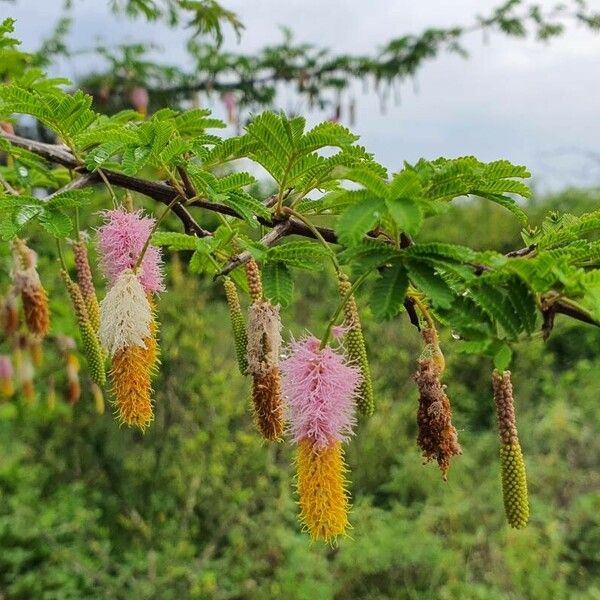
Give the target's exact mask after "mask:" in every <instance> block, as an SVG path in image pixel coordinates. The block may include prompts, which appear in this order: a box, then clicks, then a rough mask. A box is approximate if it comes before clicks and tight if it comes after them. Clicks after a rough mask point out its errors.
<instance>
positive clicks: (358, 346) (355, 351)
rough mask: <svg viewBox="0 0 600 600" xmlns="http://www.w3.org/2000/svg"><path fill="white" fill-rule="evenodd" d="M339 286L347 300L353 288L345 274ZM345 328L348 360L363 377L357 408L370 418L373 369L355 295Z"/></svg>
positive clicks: (346, 311) (349, 304) (345, 308)
mask: <svg viewBox="0 0 600 600" xmlns="http://www.w3.org/2000/svg"><path fill="white" fill-rule="evenodd" d="M338 284H339V290H340V295H341V297H342V298H345V297H346V295H347V294H348V292H349V291H350V288H351V287H352V286H351V284H350V282H349V281H348V278H347V277H346V275H344V274H343V273H340V275H339V280H338ZM344 327H345V328H346V333H345V335H344V341H345V346H346V353H347V355H348V359H349V360H350V361H351V362H352V363H354V364H357V365H358V366H359V368H360V372H361V375H362V381H361V384H360V388H359V391H358V395H357V407H358V410H359V412H361V413H362V414H363V415H365V416H367V417H370V416H371V415H372V414H373V412H374V411H375V402H374V399H373V383H372V381H371V368H370V366H369V359H368V357H367V347H366V345H365V338H364V335H363V331H362V326H361V324H360V317H359V315H358V307H357V306H356V300H355V298H354V295H352V296H350V298H349V299H348V302H346V306H345V307H344Z"/></svg>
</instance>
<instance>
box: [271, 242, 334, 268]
mask: <svg viewBox="0 0 600 600" xmlns="http://www.w3.org/2000/svg"><path fill="white" fill-rule="evenodd" d="M328 256H329V253H328V252H327V250H325V248H323V246H321V245H320V244H319V243H317V242H309V241H308V240H298V241H294V242H287V243H285V244H280V245H279V246H273V247H272V248H269V250H268V251H267V258H268V260H274V261H280V262H284V263H286V264H287V265H288V266H290V267H298V268H299V269H308V270H312V271H319V270H321V269H322V268H323V266H324V265H325V261H326V260H327V258H328Z"/></svg>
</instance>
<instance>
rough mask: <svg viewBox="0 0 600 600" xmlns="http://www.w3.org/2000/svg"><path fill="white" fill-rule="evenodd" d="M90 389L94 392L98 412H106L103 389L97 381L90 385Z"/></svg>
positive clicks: (95, 406) (100, 413)
mask: <svg viewBox="0 0 600 600" xmlns="http://www.w3.org/2000/svg"><path fill="white" fill-rule="evenodd" d="M90 390H91V392H92V398H94V408H95V409H96V413H97V414H99V415H103V414H104V394H103V393H102V390H101V389H100V387H99V386H98V385H97V384H96V383H92V385H91V386H90Z"/></svg>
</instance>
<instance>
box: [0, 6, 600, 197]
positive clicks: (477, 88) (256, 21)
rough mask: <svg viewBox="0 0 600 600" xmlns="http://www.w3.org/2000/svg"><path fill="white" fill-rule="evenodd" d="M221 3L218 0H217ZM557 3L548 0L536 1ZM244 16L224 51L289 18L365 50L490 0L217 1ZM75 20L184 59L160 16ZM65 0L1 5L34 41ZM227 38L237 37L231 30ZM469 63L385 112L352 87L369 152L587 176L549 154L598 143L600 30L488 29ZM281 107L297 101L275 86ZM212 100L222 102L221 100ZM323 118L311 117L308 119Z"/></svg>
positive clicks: (93, 14) (82, 36) (449, 65)
mask: <svg viewBox="0 0 600 600" xmlns="http://www.w3.org/2000/svg"><path fill="white" fill-rule="evenodd" d="M224 1H225V0H224ZM541 3H542V4H545V5H547V6H552V5H554V0H542V2H541ZM225 4H226V6H227V7H228V8H231V9H233V10H235V11H237V12H238V13H239V15H240V17H241V19H242V21H243V22H244V23H245V25H246V31H245V32H244V35H243V38H242V43H241V44H240V46H239V47H238V46H235V44H234V43H233V42H232V41H228V47H229V48H232V49H233V48H237V49H238V50H239V51H241V52H251V51H253V50H256V49H257V48H259V47H261V46H262V45H264V44H269V43H276V42H278V41H279V40H280V39H281V34H280V32H279V25H287V26H289V27H291V28H292V30H293V31H294V34H295V37H296V39H297V40H299V41H308V42H313V43H315V44H318V45H322V46H326V47H329V48H331V49H332V50H333V51H335V52H348V53H350V52H353V53H367V52H373V51H374V50H375V49H376V48H378V47H380V46H381V45H382V44H383V43H385V42H386V41H387V40H388V39H390V38H392V37H395V36H400V35H403V34H406V33H419V32H420V31H421V30H422V29H424V28H425V27H429V26H449V25H459V24H466V23H469V22H470V21H471V20H472V19H473V18H474V17H475V15H477V14H484V15H485V14H487V13H489V11H490V9H491V8H493V7H495V6H497V5H498V4H499V1H498V0H452V2H440V1H439V0H422V1H420V2H410V1H408V0H405V1H402V2H400V1H398V0H370V1H369V2H362V1H359V0H328V1H327V2H323V0H302V1H299V0H287V1H285V2H282V1H281V0H261V1H260V2H253V3H249V2H247V1H245V0H230V1H225ZM74 5H75V14H74V17H75V19H74V20H75V27H74V30H73V32H72V34H71V39H70V42H71V44H72V45H73V46H74V47H89V46H90V45H92V43H93V41H94V39H95V38H96V37H97V36H99V35H101V36H102V37H103V38H104V39H106V40H109V41H110V42H112V43H118V42H122V41H130V42H131V41H138V40H149V39H151V40H153V41H154V42H156V43H157V44H159V45H161V46H162V47H163V51H161V53H160V57H161V59H162V60H164V61H165V62H172V63H180V64H185V63H184V62H183V61H184V60H185V53H184V48H183V44H184V38H185V36H183V35H180V34H179V33H177V32H173V31H172V30H170V29H168V28H167V27H165V26H164V25H161V24H148V23H146V22H144V21H143V20H137V21H134V22H132V21H129V20H126V19H123V18H121V19H116V18H114V17H112V16H109V14H108V9H107V8H106V2H105V0H75V2H74ZM61 6H62V0H45V1H44V2H43V3H41V2H38V1H37V0H18V1H17V3H16V4H14V5H12V4H4V3H0V8H2V9H3V11H4V12H6V13H9V14H11V16H16V17H17V18H18V19H19V21H18V29H17V32H18V34H19V35H20V36H21V37H22V38H23V39H24V42H25V46H26V47H35V45H36V44H37V43H38V42H39V39H40V37H42V36H43V35H44V34H47V33H48V32H49V31H50V30H51V29H52V26H53V23H54V22H55V21H56V19H58V17H59V15H60V14H61V11H60V8H61ZM231 37H232V38H233V36H231ZM467 46H468V49H469V51H470V53H471V57H470V58H469V60H467V61H465V60H463V59H461V58H459V57H457V56H448V55H444V56H441V57H439V58H438V59H435V60H433V61H430V62H428V63H427V64H426V65H425V66H424V67H423V68H422V69H421V70H420V71H419V74H418V88H419V91H418V93H415V92H414V91H413V85H412V84H411V83H410V82H407V83H404V84H403V85H402V86H401V89H400V96H401V103H400V104H399V105H397V106H396V105H395V104H394V102H393V101H391V99H390V101H388V103H387V104H388V105H387V111H386V114H382V113H381V111H380V101H379V99H378V98H377V96H376V95H375V94H373V93H371V94H367V95H364V94H363V93H362V89H361V87H362V86H360V85H357V86H355V89H354V94H355V95H356V98H357V101H358V122H357V124H356V130H357V132H358V133H360V134H361V136H362V138H363V142H364V143H365V144H366V145H367V146H368V147H369V148H370V149H371V150H372V151H373V152H374V153H375V155H376V157H377V158H378V159H379V160H381V161H382V162H384V163H385V164H386V165H387V166H389V167H390V168H392V169H394V168H399V167H400V166H401V164H402V161H403V160H404V159H408V160H415V159H416V158H418V157H419V156H424V157H436V156H440V155H447V156H456V155H461V154H475V155H477V156H479V157H481V158H483V159H489V160H492V159H496V158H501V157H503V158H509V159H511V160H514V161H515V162H522V163H525V164H527V165H528V166H529V167H530V168H531V170H532V171H533V173H534V175H535V176H536V178H537V179H538V180H539V181H540V182H541V183H542V186H544V185H545V186H552V187H557V186H562V185H566V184H577V183H581V184H589V183H592V182H594V178H595V177H596V173H597V172H594V171H593V170H592V171H591V175H589V176H588V177H587V178H586V177H582V175H581V172H580V171H579V170H577V169H575V170H574V169H572V168H569V169H564V170H561V168H560V164H561V161H559V160H553V159H549V158H548V152H549V151H552V150H553V149H557V148H564V147H571V148H582V149H586V150H595V149H598V150H600V148H599V146H600V143H599V142H598V140H600V119H599V118H598V116H599V114H598V113H599V109H598V107H600V86H598V85H597V84H596V83H595V81H594V79H595V74H597V73H598V72H600V35H594V34H591V33H590V32H588V31H586V30H584V29H583V28H581V27H579V28H575V27H571V28H570V29H569V31H568V32H567V33H566V34H565V35H564V36H563V37H562V38H560V39H557V40H554V41H553V42H552V43H550V44H540V43H537V42H535V41H534V40H515V39H507V38H504V37H502V36H500V35H492V36H491V39H490V41H489V43H487V44H485V43H484V42H483V40H482V36H481V35H480V34H471V35H470V36H469V38H468V41H467ZM89 60H90V59H80V60H77V61H75V62H68V63H66V64H61V65H60V66H61V69H67V70H69V71H70V74H78V73H83V72H85V70H86V69H87V68H89V65H90V62H89ZM280 103H281V106H282V107H283V108H291V107H294V106H295V102H294V99H293V96H292V95H290V94H283V95H282V96H281V99H280ZM217 108H219V107H217ZM319 116H328V115H327V113H325V115H314V116H313V118H314V119H316V118H318V117H319Z"/></svg>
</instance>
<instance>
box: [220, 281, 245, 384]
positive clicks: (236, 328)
mask: <svg viewBox="0 0 600 600" xmlns="http://www.w3.org/2000/svg"><path fill="white" fill-rule="evenodd" d="M223 287H224V288H225V297H226V298H227V305H228V307H229V317H230V319H231V328H232V329H233V342H234V345H235V355H236V358H237V363H238V368H239V370H240V373H241V374H242V375H246V374H247V373H248V358H247V354H246V352H247V345H248V336H247V334H246V321H245V319H244V316H243V315H242V308H241V306H240V299H239V296H238V293H237V288H236V287H235V283H233V281H232V280H231V279H230V278H229V277H225V278H224V279H223Z"/></svg>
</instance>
